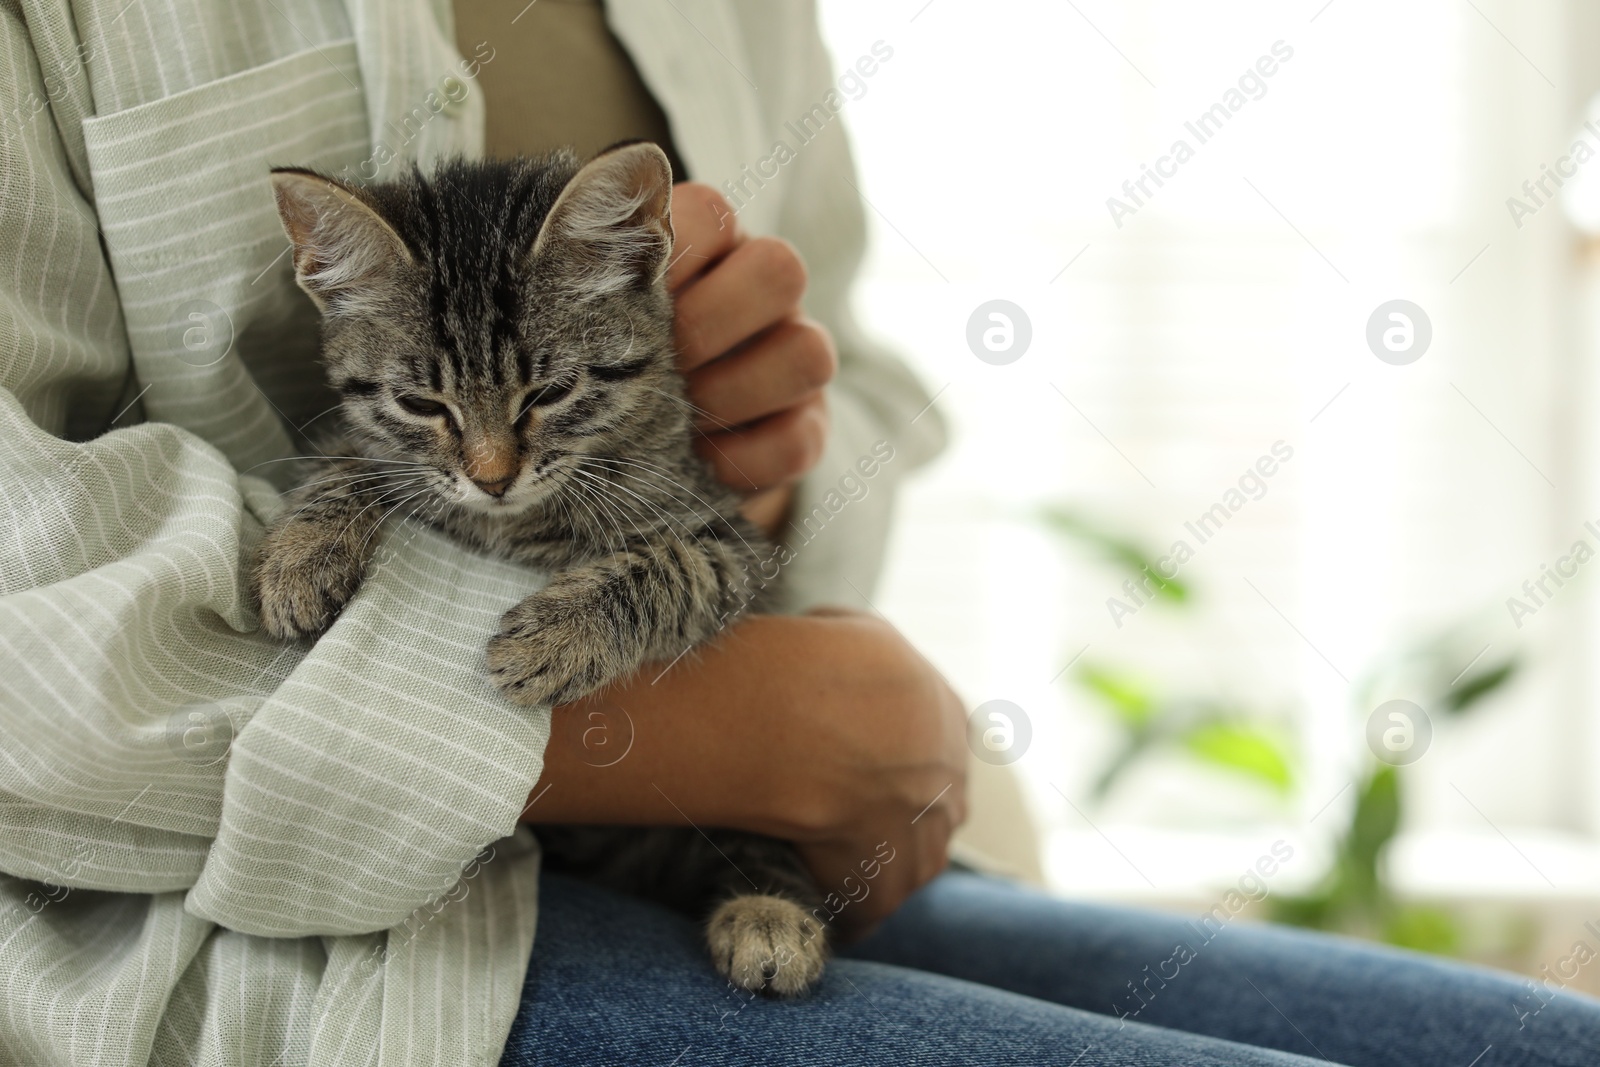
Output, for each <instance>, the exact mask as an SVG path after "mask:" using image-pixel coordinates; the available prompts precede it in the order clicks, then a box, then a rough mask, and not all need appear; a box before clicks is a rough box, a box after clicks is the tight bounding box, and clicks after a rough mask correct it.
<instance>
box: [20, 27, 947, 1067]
mask: <svg viewBox="0 0 1600 1067" xmlns="http://www.w3.org/2000/svg"><path fill="white" fill-rule="evenodd" d="M609 15H610V20H611V23H612V27H613V30H614V32H616V34H617V36H618V38H619V39H620V40H621V41H622V42H623V44H624V45H625V47H627V48H628V49H629V51H630V54H631V55H632V56H633V58H634V60H635V62H636V64H637V66H638V67H639V70H640V72H641V75H642V76H643V77H644V79H645V80H646V82H647V84H648V85H649V86H650V89H651V91H652V92H653V93H654V94H655V95H656V96H657V98H658V99H659V100H660V101H661V103H662V106H663V108H664V110H665V111H666V113H667V114H668V116H669V118H670V119H671V121H672V124H673V137H674V141H675V143H676V144H677V146H678V148H679V150H680V152H681V154H682V155H683V157H684V160H685V162H686V164H687V165H688V166H689V167H690V170H691V173H692V175H693V176H694V177H696V178H699V179H701V180H707V181H710V182H712V183H713V184H718V185H720V184H722V182H723V181H724V180H731V179H735V178H737V177H738V176H739V175H740V174H741V168H743V167H744V166H745V165H746V164H752V165H753V164H754V163H755V162H756V161H758V160H761V159H764V158H766V157H768V156H770V155H771V152H772V141H773V139H774V137H775V136H778V135H779V134H778V131H780V130H781V129H782V125H783V123H784V122H785V121H786V120H787V119H789V118H792V117H793V116H795V115H800V114H805V113H806V112H807V111H808V109H810V108H811V107H812V105H813V104H814V103H815V102H816V101H817V100H820V99H822V96H823V94H824V93H826V92H827V91H828V90H829V88H830V87H831V85H832V83H833V80H834V77H835V75H834V73H833V72H832V71H831V69H830V65H829V61H828V60H827V58H826V56H825V55H824V54H823V52H822V50H821V47H820V44H819V43H818V41H817V34H816V28H815V25H814V12H813V11H812V10H811V5H810V4H809V3H805V2H799V0H674V3H672V4H664V3H660V2H659V0H615V2H613V3H612V4H610V5H609ZM0 57H3V58H0V657H3V659H0V872H3V873H0V1065H8V1064H26V1065H29V1067H37V1065H58V1064H59V1065H62V1067H67V1065H70V1067H86V1065H101V1064H118V1065H134V1064H146V1063H149V1064H219V1065H221V1064H228V1065H232V1064H254V1065H259V1067H278V1065H284V1067H287V1065H296V1064H315V1065H324V1064H329V1065H331V1064H341V1065H342V1064H385V1065H387V1064H411V1063H425V1064H435V1063H494V1062H495V1061H496V1060H497V1059H498V1057H499V1054H500V1050H501V1047H502V1045H503V1042H504V1040H505V1036H506V1033H507V1030H508V1028H509V1026H510V1024H511V1020H512V1018H513V1016H514V1014H515V1010H516V1006H517V1003H518V997H519V993H520V989H521V982H522V978H523V974H524V972H525V969H526V965H527V959H528V956H529V953H530V951H531V950H533V945H534V933H535V915H536V903H537V889H538V879H537V875H538V847H537V844H536V842H535V841H534V839H533V837H532V836H531V835H530V834H529V832H528V831H527V830H526V829H525V828H519V825H518V821H517V820H518V816H519V814H520V813H521V810H522V807H523V805H524V804H525V803H526V799H527V797H528V793H529V790H530V787H531V786H532V785H533V783H534V782H535V781H536V780H537V779H538V777H539V774H540V769H541V758H542V752H543V747H544V744H545V741H546V739H547V737H548V734H549V714H548V712H547V711H543V710H540V711H537V712H529V711H527V710H525V709H519V708H515V707H513V706H511V705H509V704H506V703H505V702H503V701H502V700H501V699H500V697H499V696H498V694H497V693H496V691H495V690H494V689H493V687H492V686H490V685H489V684H488V683H487V681H486V679H485V676H484V667H483V646H484V643H485V641H486V640H487V638H488V636H489V635H490V634H491V633H492V632H493V630H494V628H495V626H496V623H497V620H498V618H499V616H500V614H501V613H502V612H503V611H504V610H505V609H506V608H507V607H509V606H510V605H511V604H513V603H515V602H516V601H517V600H518V599H519V598H521V597H522V596H524V595H526V594H527V593H528V592H529V591H531V590H532V589H534V588H537V586H538V584H539V583H540V581H542V578H541V576H540V575H538V574H535V573H533V572H530V571H527V570H523V569H520V568H517V567H513V566H511V565H508V564H505V563H500V562H497V561H494V560H490V559H486V558H484V557H481V556H478V555H473V554H470V553H467V552H464V551H462V550H460V549H458V548H457V547H455V546H454V545H453V544H451V543H450V542H449V541H447V540H446V539H445V538H444V537H442V536H441V535H440V534H438V533H437V532H435V531H433V530H431V529H428V528H425V527H421V526H418V525H414V524H401V525H396V526H393V527H392V528H390V529H389V530H387V532H386V533H385V535H384V540H383V543H382V545H381V547H380V549H379V551H378V555H377V559H376V561H375V564H374V567H373V570H372V573H371V576H370V577H369V578H368V579H367V581H366V583H365V585H364V586H363V588H362V590H361V592H360V594H359V595H358V596H357V597H356V598H355V599H354V601H352V603H351V604H350V606H349V607H348V608H347V609H346V610H345V612H344V614H343V615H342V616H341V618H340V619H339V621H338V622H337V623H336V624H335V625H334V627H333V628H332V629H331V630H330V631H329V632H328V634H327V635H326V636H325V637H324V638H323V639H322V640H320V641H318V642H317V643H316V644H315V645H314V646H307V645H286V644H281V643H278V642H274V641H271V640H269V639H267V638H266V637H265V636H263V635H262V634H261V633H259V632H258V629H257V626H256V621H255V618H254V615H253V611H252V608H251V606H250V604H249V602H248V599H247V597H246V596H245V591H244V590H245V587H244V584H243V582H242V581H241V559H242V558H243V557H244V555H245V553H246V552H247V551H248V550H249V548H250V546H251V545H252V544H253V542H254V540H255V539H256V538H257V537H258V536H259V535H260V532H261V530H262V527H263V524H264V523H265V522H267V521H269V520H270V519H271V517H272V516H273V515H274V514H275V512H276V511H277V509H278V508H280V507H281V506H282V505H281V502H280V499H279V496H278V490H279V489H280V488H281V487H282V486H283V472H284V471H285V470H286V468H287V466H288V465H287V464H285V463H284V462H282V461H283V460H285V459H286V458H288V457H290V456H292V455H293V454H294V453H295V451H296V448H297V447H298V442H299V441H300V435H299V432H298V430H299V428H307V427H309V428H311V429H314V428H315V425H314V424H315V419H316V418H317V417H319V416H321V415H324V414H326V412H327V410H328V409H329V407H330V406H331V404H332V399H331V398H330V396H329V394H328V392H327V389H326V386H325V385H324V384H323V383H322V375H321V372H320V370H319V369H318V367H317V366H316V363H315V360H314V355H315V315H314V312H313V310H312V308H311V306H310V304H309V302H308V301H307V300H306V299H305V298H304V297H303V296H302V295H301V294H300V293H299V292H298V290H297V289H295V287H294V285H293V280H292V276H291V270H290V265H289V262H288V257H287V255H286V254H285V253H286V252H287V243H286V241H285V239H284V237H283V234H282V232H281V229H280V227H279V224H278V221H277V217H276V213H275V211H274V209H273V205H272V200H271V194H270V191H269V187H268V185H267V181H266V175H267V170H268V168H269V167H270V166H273V165H281V164H297V165H306V166H315V167H319V168H323V169H325V170H328V171H332V172H335V173H337V172H339V171H341V170H343V169H345V168H351V170H352V171H355V172H359V171H361V169H362V168H368V169H370V170H373V171H374V172H375V173H377V174H378V175H379V176H381V175H382V174H383V173H387V172H388V170H390V169H392V168H393V167H394V166H398V165H405V164H408V163H409V161H410V160H412V159H416V160H419V161H422V162H423V163H426V162H428V161H430V160H432V159H435V158H437V157H439V156H441V155H444V154H449V153H456V152H460V153H465V154H468V155H471V154H475V153H478V152H480V151H481V145H482V131H483V106H482V100H481V94H478V93H475V92H474V91H473V90H472V85H473V79H474V77H475V74H476V71H477V69H479V68H478V67H477V66H476V64H481V63H483V62H496V61H514V60H513V59H506V58H505V57H503V56H500V55H498V53H496V51H495V48H494V42H493V41H492V40H490V41H486V42H484V44H483V46H482V47H481V48H480V49H477V50H475V51H473V52H472V53H470V54H467V55H463V54H461V53H460V52H458V51H457V49H456V47H455V45H454V38H453V34H452V25H451V14H450V9H449V5H448V3H447V2H446V0H343V2H339V0H232V2H224V0H216V2H202V0H0ZM758 84H759V87H760V91H759V92H757V91H756V86H757V85H758ZM390 157H392V158H393V160H394V162H388V160H389V158H390ZM849 167H850V163H849V155H848V149H847V147H846V142H845V139H844V137H843V134H842V131H841V130H840V129H839V123H838V122H837V121H834V122H833V123H832V124H831V126H830V127H828V128H826V129H825V130H824V132H823V133H822V134H821V135H820V136H818V137H816V138H815V139H814V140H813V141H812V142H810V143H809V144H807V145H805V146H804V147H803V148H801V150H800V151H799V153H798V155H797V157H796V158H795V159H794V161H793V162H791V163H789V164H787V165H786V166H785V168H784V172H783V173H782V174H781V175H779V176H778V177H777V178H775V179H773V180H772V181H770V182H769V183H767V185H766V186H765V187H763V188H762V189H761V190H760V191H759V193H758V194H756V195H753V196H752V197H751V198H750V199H749V203H748V206H747V207H746V208H745V209H744V211H743V213H742V219H743V221H744V222H745V224H746V225H747V226H748V227H749V228H750V229H751V230H752V231H754V232H777V233H781V234H784V235H785V236H788V237H790V239H792V240H794V241H795V243H796V244H797V245H799V246H800V248H801V250H802V252H803V254H804V255H805V256H806V258H807V260H808V263H809V265H810V268H811V274H812V287H813V288H812V293H811V296H810V298H809V310H810V311H811V313H812V314H814V315H816V316H817V317H818V318H820V319H822V320H823V321H824V322H826V323H827V324H828V325H829V326H830V327H831V328H832V329H833V330H834V332H835V334H836V336H837V338H838V340H839V343H840V349H841V361H842V371H841V378H840V381H839V383H838V385H837V388H836V389H835V390H834V394H833V404H832V407H833V413H834V438H833V441H832V443H831V444H830V447H829V451H828V453H827V455H826V456H825V458H824V459H823V461H822V463H821V464H820V465H819V467H818V469H817V473H816V476H815V477H813V478H812V479H810V480H808V482H807V483H806V485H805V486H803V487H802V492H801V494H800V499H799V503H798V506H797V512H798V515H799V516H801V517H804V516H807V515H811V514H815V513H817V509H822V511H823V512H824V514H823V516H822V518H821V520H820V521H821V522H822V523H823V524H826V526H827V528H826V531H825V533H823V534H820V535H816V536H814V537H813V536H810V535H807V537H806V538H805V539H806V540H807V543H806V545H805V546H804V548H803V549H802V550H801V551H799V552H798V554H797V558H796V560H795V562H794V564H793V565H792V567H791V568H790V569H789V575H788V578H787V579H786V580H787V582H788V585H787V588H786V595H787V597H788V603H789V606H790V607H793V608H798V607H803V606H806V605H808V604H812V603H818V602H824V601H835V602H846V601H847V600H848V599H850V598H852V597H853V596H854V593H853V592H852V591H851V589H850V585H851V584H852V583H853V584H854V585H856V586H859V587H860V588H862V589H865V588H868V586H869V584H870V582H871V580H872V578H873V576H874V574H875V572H876V569H877V565H878V556H879V552H880V551H881V545H882V539H883V532H884V529H885V524H886V522H887V515H888V502H889V496H890V493H889V491H888V488H887V487H886V486H885V485H883V481H882V479H880V482H879V485H878V486H876V487H875V489H874V492H873V493H872V495H870V496H869V497H868V498H866V499H865V500H862V501H860V502H858V503H852V504H851V506H850V508H849V509H847V510H846V511H844V512H841V513H839V514H838V515H837V517H836V518H832V519H831V520H830V519H829V518H828V516H827V514H826V513H827V512H828V511H829V510H830V506H829V504H828V499H829V497H828V491H829V489H830V486H831V485H832V483H834V482H836V481H837V480H838V478H839V477H840V475H841V474H844V473H846V472H847V471H848V470H849V469H850V468H851V467H852V466H853V464H854V462H855V460H856V458H857V457H858V456H860V455H862V454H864V453H866V452H868V451H869V450H870V448H871V444H872V442H873V441H875V440H878V439H888V440H890V441H891V442H892V443H893V444H894V446H895V448H896V453H897V455H896V459H895V462H894V463H893V464H890V465H889V466H887V467H885V468H884V469H885V472H886V473H885V475H884V476H883V478H887V479H889V480H892V479H894V478H898V477H899V476H900V475H902V474H903V473H904V472H905V471H907V470H909V469H910V468H911V467H913V466H914V465H915V464H916V463H917V462H919V461H920V460H921V459H922V458H924V457H926V456H927V455H929V454H931V452H932V451H933V450H934V449H935V448H936V447H937V445H938V443H939V437H940V431H939V426H938V421H937V415H936V414H934V413H929V414H928V415H926V416H921V417H918V416H919V412H920V411H921V409H922V408H923V406H924V405H925V404H926V403H927V397H926V396H925V395H924V394H923V392H922V391H921V390H920V389H919V387H918V386H917V385H916V384H915V382H914V381H913V380H912V379H911V378H910V377H909V375H907V373H906V372H905V370H904V369H903V368H902V367H901V366H900V365H899V364H898V363H897V362H895V361H894V360H893V359H892V358H890V357H888V356H887V355H885V354H884V353H882V352H881V351H879V350H877V349H875V348H874V347H873V346H871V345H870V344H868V343H867V342H865V341H864V340H863V339H862V338H861V337H860V334H859V332H858V331H857V330H856V328H855V327H854V325H853V323H852V321H851V319H850V316H849V312H848V306H847V293H848V287H849V282H850V279H851V277H852V275H853V273H854V271H855V268H856V265H857V262H858V260H859V257H860V253H861V246H862V240H863V237H862V233H863V226H862V217H861V209H860V206H859V203H858V201H857V200H856V199H855V194H854V193H853V192H852V191H851V190H850V188H849V185H848V184H847V182H846V181H845V180H844V178H845V177H846V176H847V175H848V173H849ZM836 495H837V494H835V496H836ZM831 510H837V509H831ZM621 980H625V978H623V979H621Z"/></svg>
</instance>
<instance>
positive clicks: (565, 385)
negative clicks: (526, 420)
mask: <svg viewBox="0 0 1600 1067" xmlns="http://www.w3.org/2000/svg"><path fill="white" fill-rule="evenodd" d="M577 384H578V380H577V379H576V378H563V379H561V380H560V381H554V382H550V383H549V384H547V385H542V386H540V387H539V388H537V389H535V390H533V391H532V392H530V393H529V394H528V395H527V396H525V397H523V400H522V413H523V414H524V415H526V414H527V413H528V411H529V410H530V409H532V408H542V407H545V406H546V405H549V404H554V403H555V402H556V401H558V400H561V399H563V398H564V397H566V396H567V394H568V393H571V392H572V390H573V387H574V386H576V385H577Z"/></svg>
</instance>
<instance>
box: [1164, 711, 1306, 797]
mask: <svg viewBox="0 0 1600 1067" xmlns="http://www.w3.org/2000/svg"><path fill="white" fill-rule="evenodd" d="M1183 744H1184V746H1185V747H1187V748H1188V749H1189V751H1190V752H1192V753H1194V754H1195V755H1196V756H1198V757H1199V758H1200V759H1202V760H1204V761H1206V762H1207V763H1211V764H1214V765H1215V766H1218V767H1223V768H1226V769H1228V770H1231V771H1237V772H1239V773H1241V774H1244V775H1245V776H1247V777H1250V778H1254V779H1256V780H1257V781H1259V782H1263V783H1265V784H1266V785H1269V786H1271V787H1272V788H1273V789H1276V790H1277V791H1278V792H1280V793H1287V792H1288V791H1289V790H1290V788H1291V787H1292V786H1293V785H1294V772H1293V771H1292V770H1291V769H1290V765H1289V757H1288V755H1287V754H1286V753H1285V752H1284V750H1283V747H1282V746H1281V745H1279V744H1278V741H1277V739H1276V738H1274V737H1272V736H1271V735H1270V734H1268V733H1267V732H1266V731H1264V730H1261V729H1258V728H1257V727H1254V726H1251V725H1249V724H1247V723H1237V722H1209V723H1202V724H1201V725H1199V726H1197V727H1195V728H1194V729H1192V730H1190V731H1189V732H1188V733H1187V734H1186V735H1185V736H1184V737H1183Z"/></svg>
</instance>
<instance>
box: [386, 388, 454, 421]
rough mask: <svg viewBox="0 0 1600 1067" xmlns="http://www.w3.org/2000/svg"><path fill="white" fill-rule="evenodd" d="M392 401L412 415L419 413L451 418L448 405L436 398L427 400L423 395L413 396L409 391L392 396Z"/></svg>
mask: <svg viewBox="0 0 1600 1067" xmlns="http://www.w3.org/2000/svg"><path fill="white" fill-rule="evenodd" d="M394 402H395V403H396V404H399V405H400V406H401V407H403V408H405V409H406V410H407V411H409V412H411V414H413V415H421V416H423V417H424V418H430V419H431V418H438V417H439V416H441V415H443V416H444V417H445V418H447V419H448V418H451V415H450V409H449V408H448V407H446V406H445V405H443V404H441V403H440V402H439V401H437V400H429V399H428V398H427V397H425V396H415V395H413V394H411V393H401V394H400V395H399V396H397V397H395V398H394Z"/></svg>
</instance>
